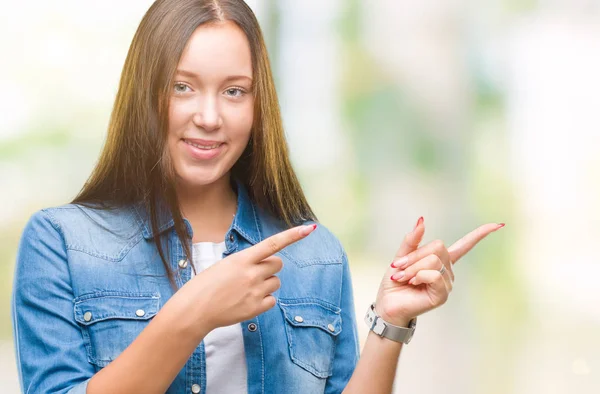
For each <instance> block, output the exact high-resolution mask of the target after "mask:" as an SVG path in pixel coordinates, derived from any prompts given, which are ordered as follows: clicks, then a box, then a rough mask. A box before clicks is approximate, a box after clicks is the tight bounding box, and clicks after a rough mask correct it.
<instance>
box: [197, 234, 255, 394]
mask: <svg viewBox="0 0 600 394" xmlns="http://www.w3.org/2000/svg"><path fill="white" fill-rule="evenodd" d="M225 250H226V247H225V242H221V243H214V242H197V243H195V244H193V245H192V254H193V256H192V259H193V261H194V266H195V267H196V272H198V273H200V272H202V271H203V270H205V269H207V268H208V267H210V266H211V265H213V264H214V263H216V262H217V261H219V260H221V259H222V256H223V252H224V251H225ZM192 275H193V273H192ZM204 351H205V354H206V393H207V394H221V393H222V394H231V393H236V394H237V393H247V392H248V386H247V381H246V379H247V375H248V373H247V367H246V353H245V351H244V338H243V336H242V325H241V324H240V323H236V324H233V325H231V326H226V327H219V328H217V329H214V330H212V331H211V332H210V333H209V334H208V335H207V336H206V337H204Z"/></svg>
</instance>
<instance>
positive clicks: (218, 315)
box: [87, 22, 502, 394]
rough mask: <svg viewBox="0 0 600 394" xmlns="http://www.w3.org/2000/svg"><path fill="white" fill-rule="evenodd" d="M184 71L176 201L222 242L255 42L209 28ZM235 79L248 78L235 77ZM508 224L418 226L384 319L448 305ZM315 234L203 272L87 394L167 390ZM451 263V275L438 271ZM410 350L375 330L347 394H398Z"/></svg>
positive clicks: (379, 305)
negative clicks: (437, 230) (463, 267)
mask: <svg viewBox="0 0 600 394" xmlns="http://www.w3.org/2000/svg"><path fill="white" fill-rule="evenodd" d="M178 69H179V70H186V71H187V72H186V73H183V72H179V74H178V75H177V76H176V78H175V85H174V87H173V89H174V90H173V95H172V97H171V101H170V106H169V116H170V119H169V132H168V143H167V146H168V150H169V154H170V155H171V157H172V160H173V164H174V167H175V171H176V174H177V178H178V188H177V195H178V199H179V201H180V204H181V207H182V213H183V214H184V216H185V217H186V218H187V219H188V220H189V221H190V223H191V225H192V228H193V229H194V242H198V241H213V242H220V241H222V240H223V237H224V234H225V233H226V231H227V230H228V228H229V226H230V224H231V220H232V215H233V214H234V213H235V206H236V197H235V194H234V193H233V191H232V190H231V188H230V186H229V174H230V170H231V168H232V166H233V164H234V163H235V162H236V161H237V160H238V159H239V157H240V155H241V154H242V152H243V150H244V148H245V146H246V144H247V143H248V140H249V138H250V133H251V127H252V121H253V119H252V109H253V97H252V94H251V92H250V90H249V89H250V87H251V78H252V68H251V63H250V48H249V45H248V41H247V39H246V37H245V36H244V34H243V33H242V32H241V31H240V30H239V28H237V26H236V25H234V24H233V23H231V22H223V23H218V24H210V25H203V26H201V27H199V28H198V29H197V30H196V31H195V32H194V34H193V35H192V37H191V38H190V41H189V42H188V46H187V47H186V50H185V51H184V53H183V55H182V58H181V59H180V62H179V65H178ZM231 76H245V77H246V78H237V79H236V80H232V79H228V78H229V77H231ZM236 89H239V90H236ZM243 90H245V91H246V94H242V93H241V91H243ZM185 139H204V140H214V141H219V142H223V143H224V145H223V146H222V151H221V152H220V155H218V156H217V157H215V158H213V159H210V160H201V159H198V158H196V157H194V155H193V154H191V153H190V152H191V151H190V148H189V147H188V146H187V145H186V142H185ZM501 227H502V226H501V225H497V224H494V223H491V224H487V225H484V226H482V227H480V228H478V229H476V230H475V231H473V232H471V233H469V234H467V235H466V236H465V237H464V238H462V239H461V240H459V241H458V242H457V243H456V244H454V245H452V246H451V247H450V248H446V247H445V246H444V243H443V242H441V241H439V240H438V241H434V242H432V243H430V244H427V245H425V246H422V247H419V244H420V242H421V239H422V238H423V234H424V232H425V225H424V222H423V220H419V221H418V223H417V225H416V227H415V228H414V230H413V231H411V232H410V233H409V234H408V235H407V236H406V237H405V239H404V241H403V242H402V244H401V246H400V248H399V249H398V252H397V253H396V256H395V257H394V263H393V266H390V267H389V268H388V270H387V272H386V274H385V275H384V278H383V280H382V282H381V285H380V288H379V291H378V294H377V297H376V310H377V312H378V314H379V315H380V316H381V317H382V318H384V320H386V321H388V322H390V323H392V324H394V325H398V326H404V327H406V326H407V324H408V322H409V320H410V319H411V318H413V317H416V316H418V315H420V314H422V313H425V312H427V311H429V310H431V309H434V308H437V307H439V306H440V305H442V304H444V303H445V302H446V300H447V299H448V295H449V294H450V292H451V291H452V285H453V280H454V274H453V272H452V265H453V263H455V262H456V261H457V260H458V259H460V258H461V257H462V256H464V255H465V254H466V253H467V252H468V251H469V250H471V249H472V248H473V247H474V246H475V245H476V244H477V243H478V242H479V241H480V240H482V239H483V238H485V237H486V236H487V235H488V234H489V233H491V232H493V231H496V230H498V229H499V228H501ZM314 229H315V225H310V226H299V227H294V228H292V229H289V230H286V231H283V232H281V233H279V234H275V235H273V236H271V237H269V238H267V239H265V240H264V241H262V242H260V243H258V244H256V245H254V246H252V247H250V248H248V249H245V250H243V251H240V252H238V253H235V254H232V255H230V256H228V257H226V258H225V259H223V260H221V261H219V262H217V263H216V264H214V265H213V266H211V267H209V268H208V269H206V270H204V271H202V272H201V273H199V274H198V275H196V276H194V277H193V278H192V279H191V280H190V281H188V282H187V283H186V284H185V285H184V286H183V287H181V288H180V289H179V290H178V291H177V292H176V293H175V294H174V295H173V296H172V297H171V298H170V299H169V301H168V302H167V303H166V304H165V305H164V306H163V308H162V309H161V310H160V311H159V312H158V313H157V315H156V316H155V317H154V318H153V319H152V320H151V321H150V323H149V324H148V326H147V327H146V328H145V329H144V330H143V331H142V333H141V334H140V335H139V336H138V337H137V338H136V339H135V340H134V341H133V342H132V343H131V345H129V347H127V349H125V351H124V352H123V353H122V354H121V355H119V356H118V357H117V358H116V359H115V360H114V361H113V362H111V363H110V364H109V365H108V366H107V367H105V368H103V369H102V370H101V371H99V372H98V373H97V374H95V375H94V376H93V377H92V379H91V380H90V382H89V385H88V389H87V393H88V394H96V393H98V394H99V393H107V392H110V393H115V394H119V393H131V392H144V393H164V392H165V391H166V390H167V389H168V387H169V385H170V384H171V382H172V381H173V379H174V378H175V377H176V375H177V374H178V373H179V371H180V370H181V368H183V366H184V365H185V363H186V361H187V360H188V358H189V357H190V355H191V354H192V352H193V351H194V349H195V348H196V347H197V346H198V344H199V343H200V342H201V341H202V339H203V338H204V337H205V336H206V335H207V334H208V333H209V332H210V331H212V330H214V329H215V328H217V327H223V326H228V325H231V324H235V323H238V322H240V321H244V320H247V319H249V318H251V317H254V316H256V315H258V314H261V313H263V312H265V311H267V310H269V309H270V308H272V307H274V306H275V303H276V300H275V298H274V297H273V296H272V295H271V294H272V293H273V292H275V291H276V290H277V289H279V287H280V286H281V283H280V281H279V278H278V277H277V276H275V274H276V273H277V272H279V271H280V270H281V268H282V267H283V263H282V261H281V259H280V258H278V257H276V256H274V254H275V253H277V252H279V251H280V250H282V249H283V248H285V247H287V246H288V245H291V244H292V243H294V242H297V241H299V240H301V239H303V238H305V237H307V236H309V234H310V233H311V232H312V231H313V230H314ZM442 264H443V265H444V266H446V273H444V275H441V274H440V272H439V269H440V267H441V266H442ZM400 266H402V268H398V267H400ZM400 271H403V272H404V277H403V278H402V279H398V277H399V275H400V274H399V272H400ZM401 349H402V344H400V343H397V342H394V341H391V340H388V339H386V338H381V337H379V336H377V335H376V334H374V333H372V332H370V333H369V335H368V337H367V341H366V343H365V346H364V348H363V350H362V355H361V357H360V360H359V362H358V365H357V367H356V369H355V371H354V374H353V375H352V377H351V379H350V381H349V383H348V385H347V387H346V388H345V390H344V392H345V393H366V392H368V393H373V394H376V393H391V391H392V384H393V381H394V377H395V373H396V367H397V361H398V357H399V355H400V352H401Z"/></svg>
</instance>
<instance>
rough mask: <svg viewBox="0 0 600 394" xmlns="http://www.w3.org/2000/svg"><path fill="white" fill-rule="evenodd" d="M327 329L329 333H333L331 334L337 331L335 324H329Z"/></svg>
mask: <svg viewBox="0 0 600 394" xmlns="http://www.w3.org/2000/svg"><path fill="white" fill-rule="evenodd" d="M327 328H329V331H331V332H334V331H335V327H334V326H333V324H328V325H327Z"/></svg>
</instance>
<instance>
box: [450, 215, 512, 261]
mask: <svg viewBox="0 0 600 394" xmlns="http://www.w3.org/2000/svg"><path fill="white" fill-rule="evenodd" d="M502 227H504V223H500V224H496V223H488V224H484V225H483V226H479V227H478V228H476V229H475V230H473V231H471V232H470V233H469V234H467V235H465V236H464V237H462V238H461V239H459V240H458V241H456V242H455V243H454V244H453V245H452V246H450V247H449V248H448V252H449V253H450V260H451V261H452V262H453V263H456V261H457V260H459V259H460V258H461V257H463V256H464V255H465V254H467V253H468V252H469V251H470V250H471V249H473V248H474V247H475V245H477V244H478V243H479V241H481V240H482V239H484V238H485V237H487V236H488V235H489V234H490V233H492V232H494V231H496V230H500V229H501V228H502Z"/></svg>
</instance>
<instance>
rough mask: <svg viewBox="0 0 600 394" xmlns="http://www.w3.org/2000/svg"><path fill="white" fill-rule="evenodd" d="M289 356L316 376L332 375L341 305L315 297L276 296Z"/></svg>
mask: <svg viewBox="0 0 600 394" xmlns="http://www.w3.org/2000/svg"><path fill="white" fill-rule="evenodd" d="M278 304H279V307H280V308H281V310H282V312H283V316H284V318H285V331H286V334H287V339H288V345H289V352H290V358H291V360H292V362H294V363H295V364H296V365H298V366H300V367H302V368H304V369H305V370H307V371H308V372H310V373H312V374H313V375H315V376H316V377H319V378H326V377H328V376H331V370H332V364H333V358H334V353H335V340H336V337H337V335H338V334H339V333H340V332H341V331H342V317H341V315H340V312H341V309H340V308H338V307H336V306H334V305H331V304H328V303H325V302H323V301H320V300H315V299H306V298H301V299H279V300H278Z"/></svg>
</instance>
